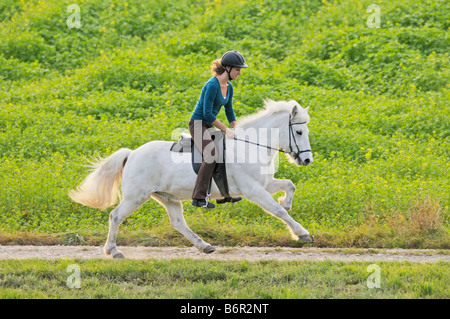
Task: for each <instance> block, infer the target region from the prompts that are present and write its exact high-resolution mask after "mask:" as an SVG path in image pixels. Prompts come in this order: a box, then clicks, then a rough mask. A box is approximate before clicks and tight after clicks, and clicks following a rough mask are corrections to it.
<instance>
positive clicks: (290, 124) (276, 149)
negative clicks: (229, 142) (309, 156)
mask: <svg viewBox="0 0 450 319" xmlns="http://www.w3.org/2000/svg"><path fill="white" fill-rule="evenodd" d="M306 123H307V122H299V123H292V121H291V115H289V148H290V149H291V151H290V152H287V151H285V150H283V149H282V148H276V147H272V146H268V145H263V144H259V143H255V142H251V141H247V140H242V139H239V138H236V137H234V139H235V140H236V141H242V142H245V143H248V144H253V145H257V146H261V147H265V148H268V149H271V150H275V151H278V152H281V153H285V154H287V153H294V148H293V147H292V138H293V140H294V143H295V147H296V148H297V153H294V159H297V158H299V157H300V154H302V153H306V152H311V150H303V151H301V150H300V147H298V144H297V141H296V140H295V135H294V130H293V128H292V126H293V125H300V124H306ZM291 136H292V138H291Z"/></svg>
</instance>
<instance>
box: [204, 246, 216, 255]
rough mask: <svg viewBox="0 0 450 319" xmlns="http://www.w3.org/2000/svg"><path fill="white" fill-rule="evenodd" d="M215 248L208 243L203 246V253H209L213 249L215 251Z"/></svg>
mask: <svg viewBox="0 0 450 319" xmlns="http://www.w3.org/2000/svg"><path fill="white" fill-rule="evenodd" d="M215 250H216V249H215V248H214V247H213V246H211V245H208V246H206V247H205V248H203V252H204V253H205V254H210V253H212V252H213V251H215Z"/></svg>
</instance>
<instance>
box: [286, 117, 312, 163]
mask: <svg viewBox="0 0 450 319" xmlns="http://www.w3.org/2000/svg"><path fill="white" fill-rule="evenodd" d="M306 123H307V122H300V123H292V122H291V115H289V148H290V149H291V152H290V153H294V150H293V148H292V142H291V135H292V137H293V139H294V143H295V147H296V148H297V153H294V154H295V155H294V159H297V158H299V157H300V154H302V153H306V152H311V150H303V151H300V147H298V144H297V141H296V140H295V135H294V130H293V129H292V126H293V125H300V124H306ZM284 153H287V152H286V151H284Z"/></svg>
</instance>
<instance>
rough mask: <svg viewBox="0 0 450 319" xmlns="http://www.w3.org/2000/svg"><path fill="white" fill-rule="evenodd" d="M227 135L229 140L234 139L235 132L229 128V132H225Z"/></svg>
mask: <svg viewBox="0 0 450 319" xmlns="http://www.w3.org/2000/svg"><path fill="white" fill-rule="evenodd" d="M225 134H226V135H227V136H228V137H229V138H234V135H235V134H234V131H233V130H232V129H230V128H228V127H227V130H226V131H225Z"/></svg>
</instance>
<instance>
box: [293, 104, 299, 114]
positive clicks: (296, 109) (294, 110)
mask: <svg viewBox="0 0 450 319" xmlns="http://www.w3.org/2000/svg"><path fill="white" fill-rule="evenodd" d="M297 113H298V107H297V105H294V108H293V109H292V117H295V116H296V115H297Z"/></svg>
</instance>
